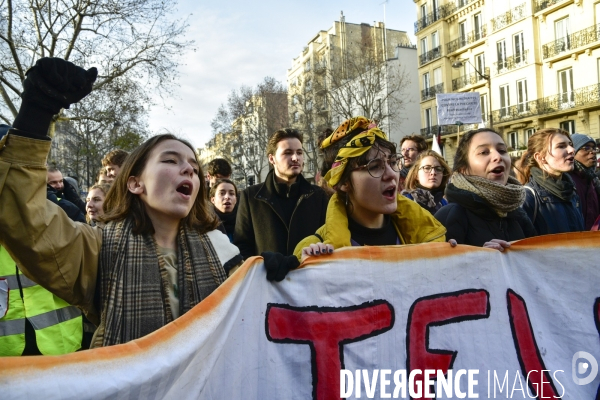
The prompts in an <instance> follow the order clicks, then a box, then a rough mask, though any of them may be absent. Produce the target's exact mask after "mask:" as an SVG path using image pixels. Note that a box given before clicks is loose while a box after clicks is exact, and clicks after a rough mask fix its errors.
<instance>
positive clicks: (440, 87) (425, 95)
mask: <svg viewBox="0 0 600 400" xmlns="http://www.w3.org/2000/svg"><path fill="white" fill-rule="evenodd" d="M437 93H444V84H443V83H438V84H437V85H435V86H430V87H428V88H425V89H423V90H421V101H425V100H429V99H433V98H435V95H436V94H437Z"/></svg>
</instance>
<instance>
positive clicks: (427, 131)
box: [421, 124, 478, 138]
mask: <svg viewBox="0 0 600 400" xmlns="http://www.w3.org/2000/svg"><path fill="white" fill-rule="evenodd" d="M477 127H478V124H466V125H461V126H460V131H461V133H462V132H466V131H469V130H471V129H477ZM441 128H442V131H441V132H440V134H441V135H442V136H446V135H451V134H453V133H457V132H458V125H442V126H441ZM439 129H440V126H439V125H433V126H429V127H426V128H421V135H422V136H425V137H426V138H430V137H433V135H437V133H438V130H439Z"/></svg>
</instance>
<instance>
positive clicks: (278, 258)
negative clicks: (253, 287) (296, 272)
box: [261, 251, 300, 282]
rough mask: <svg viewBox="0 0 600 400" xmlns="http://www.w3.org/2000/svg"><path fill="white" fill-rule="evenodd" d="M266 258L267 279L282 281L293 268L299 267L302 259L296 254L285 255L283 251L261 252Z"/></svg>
mask: <svg viewBox="0 0 600 400" xmlns="http://www.w3.org/2000/svg"><path fill="white" fill-rule="evenodd" d="M261 256H262V258H264V259H265V267H266V268H267V280H269V281H277V282H281V281H282V280H283V278H285V276H286V275H287V274H288V272H290V271H291V270H293V269H296V268H298V266H299V265H300V261H298V259H297V258H296V256H293V255H292V256H284V255H283V254H281V253H273V252H270V251H265V252H263V253H262V254H261Z"/></svg>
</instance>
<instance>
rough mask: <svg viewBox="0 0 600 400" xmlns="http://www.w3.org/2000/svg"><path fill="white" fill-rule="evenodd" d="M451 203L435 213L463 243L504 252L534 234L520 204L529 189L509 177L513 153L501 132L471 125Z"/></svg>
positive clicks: (460, 150)
mask: <svg viewBox="0 0 600 400" xmlns="http://www.w3.org/2000/svg"><path fill="white" fill-rule="evenodd" d="M446 199H447V200H448V203H449V204H448V205H447V206H445V207H442V208H441V209H440V210H439V211H438V212H437V213H436V214H435V217H436V218H437V219H438V220H439V221H440V222H441V223H442V224H444V226H445V227H446V229H448V233H447V237H448V238H449V239H455V240H456V241H457V242H458V243H459V244H469V245H473V246H483V247H488V248H492V249H496V250H500V251H503V250H504V249H505V248H507V247H510V243H509V242H511V241H514V240H519V239H524V238H526V237H530V236H535V234H536V233H535V230H534V228H533V225H532V224H531V221H530V220H529V218H528V217H527V215H526V214H525V212H524V211H523V209H522V208H521V205H522V204H523V201H525V189H524V188H523V186H522V185H521V184H520V183H519V181H517V180H516V179H515V178H513V177H511V176H510V156H509V155H508V150H507V149H506V144H505V143H504V140H502V137H501V136H500V135H499V134H498V132H496V131H494V130H493V129H490V128H482V129H477V130H471V131H468V132H467V133H465V134H464V135H463V136H462V137H461V139H460V142H459V143H458V147H457V149H456V155H455V157H454V168H453V174H452V176H451V178H450V183H449V184H448V185H447V186H446Z"/></svg>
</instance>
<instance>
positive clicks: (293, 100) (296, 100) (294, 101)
mask: <svg viewBox="0 0 600 400" xmlns="http://www.w3.org/2000/svg"><path fill="white" fill-rule="evenodd" d="M299 102H300V100H298V95H297V94H295V95H293V96H292V104H293V105H296V104H298V103H299Z"/></svg>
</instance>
